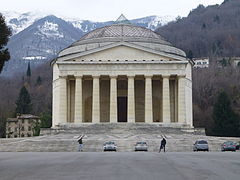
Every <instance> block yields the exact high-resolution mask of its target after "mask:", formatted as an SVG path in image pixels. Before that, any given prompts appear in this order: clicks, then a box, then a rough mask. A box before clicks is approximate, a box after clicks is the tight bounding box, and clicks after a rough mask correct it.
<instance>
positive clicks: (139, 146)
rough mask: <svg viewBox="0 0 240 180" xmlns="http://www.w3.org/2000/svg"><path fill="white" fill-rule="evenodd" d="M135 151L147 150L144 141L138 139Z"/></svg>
mask: <svg viewBox="0 0 240 180" xmlns="http://www.w3.org/2000/svg"><path fill="white" fill-rule="evenodd" d="M135 151H148V145H147V143H146V142H145V141H139V142H137V143H136V145H135Z"/></svg>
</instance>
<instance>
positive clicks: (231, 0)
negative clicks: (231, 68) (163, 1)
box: [156, 0, 240, 57]
mask: <svg viewBox="0 0 240 180" xmlns="http://www.w3.org/2000/svg"><path fill="white" fill-rule="evenodd" d="M156 32H157V33H159V34H161V35H162V36H163V37H165V38H166V39H167V40H168V41H170V42H171V43H172V44H174V45H175V46H177V47H179V48H181V49H183V50H184V51H185V52H187V53H189V52H190V51H191V52H192V54H193V57H207V56H210V57H216V56H219V57H223V56H227V57H233V56H240V1H239V0H225V1H224V2H223V3H222V4H221V5H214V6H208V7H204V6H203V5H199V6H198V7H197V8H196V9H193V10H192V11H191V12H190V13H189V15H188V16H187V17H184V18H180V17H179V18H177V19H176V21H174V22H171V23H169V24H168V25H166V26H163V27H160V28H158V29H157V30H156Z"/></svg>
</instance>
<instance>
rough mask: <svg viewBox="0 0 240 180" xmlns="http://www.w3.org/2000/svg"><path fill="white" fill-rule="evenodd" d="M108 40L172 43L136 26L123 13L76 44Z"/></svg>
mask: <svg viewBox="0 0 240 180" xmlns="http://www.w3.org/2000/svg"><path fill="white" fill-rule="evenodd" d="M106 41H115V42H116V41H139V42H157V43H161V44H166V45H171V43H169V42H167V41H166V40H165V39H164V38H163V37H161V36H160V35H159V34H157V33H155V32H154V31H152V30H150V29H147V28H145V27H141V26H136V25H133V24H131V23H130V21H128V20H127V18H126V17H125V16H124V15H121V16H120V17H119V18H118V19H117V20H116V21H115V23H114V24H112V25H110V26H104V27H101V28H97V29H95V30H93V31H91V32H89V33H87V34H85V35H84V36H83V37H82V38H81V39H80V40H79V41H77V42H75V43H74V44H73V46H74V45H78V44H82V43H86V42H106Z"/></svg>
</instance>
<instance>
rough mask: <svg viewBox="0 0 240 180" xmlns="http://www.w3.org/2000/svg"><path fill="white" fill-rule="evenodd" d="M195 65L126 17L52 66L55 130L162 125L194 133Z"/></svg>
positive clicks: (79, 43) (65, 53)
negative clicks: (90, 125) (99, 125)
mask: <svg viewBox="0 0 240 180" xmlns="http://www.w3.org/2000/svg"><path fill="white" fill-rule="evenodd" d="M192 65H193V64H192V62H191V61H190V60H189V59H187V58H186V54H185V53H184V52H183V51H182V50H180V49H178V48H176V47H174V46H173V45H172V44H171V43H169V42H167V41H166V40H165V39H164V38H162V37H161V36H160V35H158V34H156V33H155V32H153V31H152V30H150V29H146V28H144V27H140V26H136V25H133V24H131V23H129V21H128V20H127V19H126V18H125V17H124V16H123V15H121V16H120V17H119V18H118V20H117V21H116V22H115V23H114V24H112V25H110V26H105V27H102V28H98V29H95V30H93V31H91V32H89V33H88V34H86V35H84V36H83V37H82V38H81V39H80V40H79V41H77V42H75V43H73V44H72V45H71V46H69V47H68V48H66V49H64V50H62V51H61V52H60V53H59V55H58V57H57V59H55V60H54V61H53V62H52V66H53V127H57V126H61V125H79V124H82V123H120V122H121V123H122V122H123V123H124V122H125V123H160V124H163V125H164V126H175V125H176V126H189V127H192V121H193V120H192V74H191V73H192Z"/></svg>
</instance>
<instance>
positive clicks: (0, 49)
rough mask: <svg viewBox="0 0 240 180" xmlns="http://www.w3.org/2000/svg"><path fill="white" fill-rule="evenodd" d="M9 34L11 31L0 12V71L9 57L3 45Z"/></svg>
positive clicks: (5, 43)
mask: <svg viewBox="0 0 240 180" xmlns="http://www.w3.org/2000/svg"><path fill="white" fill-rule="evenodd" d="M10 36H11V31H10V29H9V28H8V27H7V25H6V23H5V19H4V17H3V16H2V14H1V13H0V73H1V71H2V68H3V66H4V63H5V61H8V60H9V59H10V54H9V52H8V49H7V48H6V47H5V46H6V45H7V42H8V40H9V37H10Z"/></svg>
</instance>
